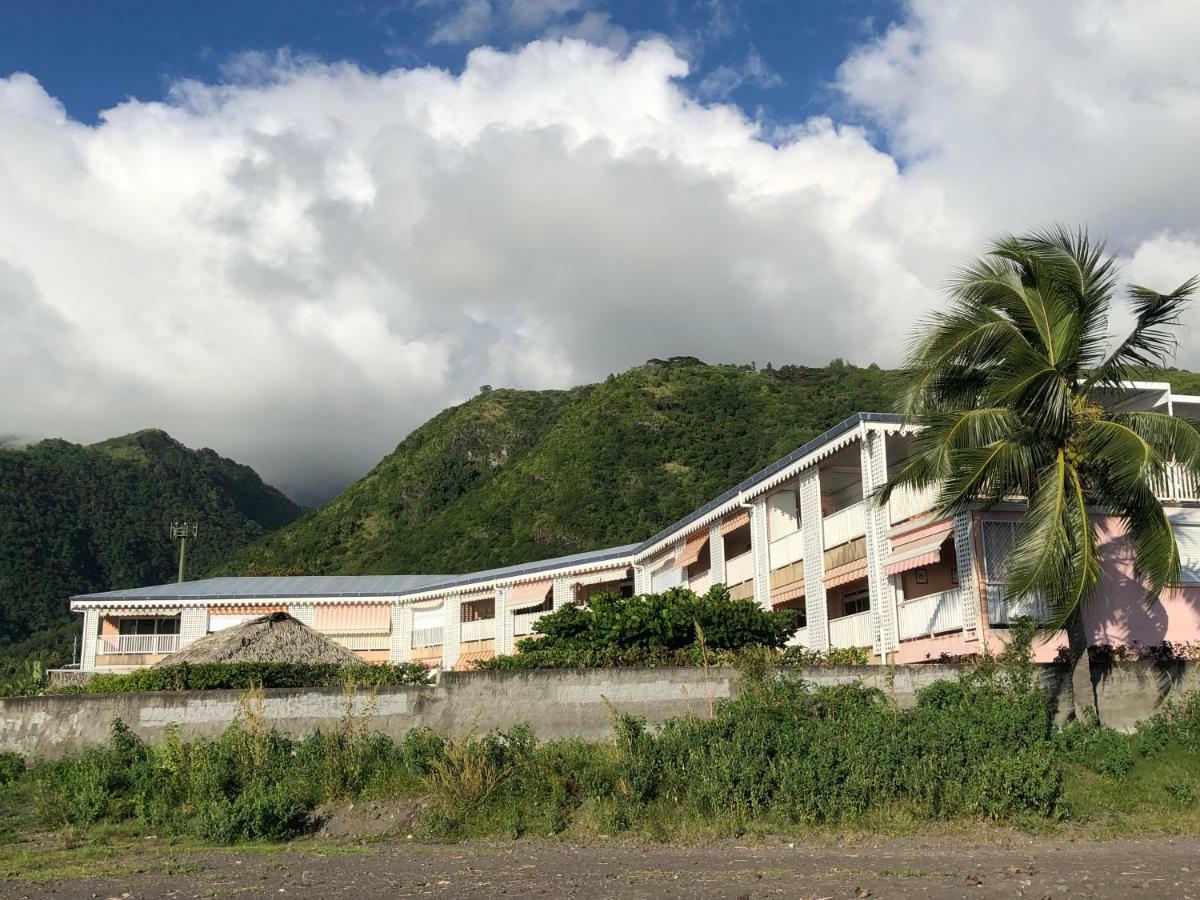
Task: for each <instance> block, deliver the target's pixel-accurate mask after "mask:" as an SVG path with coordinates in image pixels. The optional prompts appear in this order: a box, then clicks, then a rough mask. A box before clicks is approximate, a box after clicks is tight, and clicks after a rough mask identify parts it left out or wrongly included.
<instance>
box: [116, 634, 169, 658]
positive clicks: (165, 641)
mask: <svg viewBox="0 0 1200 900" xmlns="http://www.w3.org/2000/svg"><path fill="white" fill-rule="evenodd" d="M178 649H179V635H177V634H102V635H100V652H101V653H104V654H110V653H111V654H116V653H128V654H135V653H136V654H150V655H161V654H166V653H174V652H175V651H176V650H178Z"/></svg>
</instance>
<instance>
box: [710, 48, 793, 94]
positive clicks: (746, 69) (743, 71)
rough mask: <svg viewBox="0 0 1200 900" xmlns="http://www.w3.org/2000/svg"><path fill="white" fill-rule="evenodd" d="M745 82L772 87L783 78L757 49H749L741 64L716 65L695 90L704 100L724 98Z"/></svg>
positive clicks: (778, 83)
mask: <svg viewBox="0 0 1200 900" xmlns="http://www.w3.org/2000/svg"><path fill="white" fill-rule="evenodd" d="M746 84H749V85H753V86H755V87H760V88H773V87H779V86H780V85H781V84H783V79H782V78H780V77H779V75H778V73H776V72H774V71H772V70H771V68H770V66H768V65H767V64H766V62H765V61H764V60H763V58H762V57H761V56H759V54H758V51H757V50H754V49H751V50H750V52H749V53H748V54H747V55H746V59H745V61H744V62H743V63H742V64H741V65H739V66H717V68H715V69H713V70H712V71H711V72H709V73H708V74H707V75H705V76H704V78H702V79H701V80H700V84H699V86H698V88H697V91H698V93H699V94H700V96H701V97H703V98H705V99H706V100H724V99H725V98H727V97H728V96H729V95H730V94H732V93H733V92H734V91H736V90H737V89H738V88H740V87H741V86H742V85H746Z"/></svg>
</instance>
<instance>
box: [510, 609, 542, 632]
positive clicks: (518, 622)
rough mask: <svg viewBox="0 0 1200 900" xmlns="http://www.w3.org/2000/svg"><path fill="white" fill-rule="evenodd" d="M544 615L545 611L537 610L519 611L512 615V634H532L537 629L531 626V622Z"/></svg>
mask: <svg viewBox="0 0 1200 900" xmlns="http://www.w3.org/2000/svg"><path fill="white" fill-rule="evenodd" d="M544 615H546V613H545V611H543V610H539V611H538V612H531V613H520V614H518V615H515V616H513V634H514V635H518V636H520V635H523V634H534V633H535V632H536V631H537V629H536V628H534V627H533V623H534V622H536V621H537V620H538V619H540V618H541V617H542V616H544Z"/></svg>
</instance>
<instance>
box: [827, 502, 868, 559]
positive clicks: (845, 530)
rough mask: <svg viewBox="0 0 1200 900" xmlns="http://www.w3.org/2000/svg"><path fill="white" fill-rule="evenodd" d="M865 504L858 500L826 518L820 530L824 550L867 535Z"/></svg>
mask: <svg viewBox="0 0 1200 900" xmlns="http://www.w3.org/2000/svg"><path fill="white" fill-rule="evenodd" d="M866 509H867V504H866V502H865V501H863V500H860V501H858V503H855V504H854V505H853V506H847V507H846V508H845V509H839V510H838V511H837V512H835V513H831V514H830V515H828V516H826V517H825V519H824V520H823V521H822V523H821V530H822V531H823V532H824V534H825V549H826V550H828V549H829V548H830V547H836V546H837V545H838V544H844V543H846V541H852V540H854V539H855V538H856V537H862V536H863V535H864V534H866V533H867V517H866Z"/></svg>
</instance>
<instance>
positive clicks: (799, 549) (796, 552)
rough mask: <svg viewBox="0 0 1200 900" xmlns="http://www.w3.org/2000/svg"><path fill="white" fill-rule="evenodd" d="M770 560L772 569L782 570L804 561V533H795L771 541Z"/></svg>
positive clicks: (800, 531) (799, 531)
mask: <svg viewBox="0 0 1200 900" xmlns="http://www.w3.org/2000/svg"><path fill="white" fill-rule="evenodd" d="M770 559H771V568H772V569H781V568H783V567H784V566H788V565H791V564H792V563H794V562H799V561H800V560H802V559H804V532H803V531H802V530H797V531H793V532H792V533H791V534H785V535H784V536H783V537H781V538H776V539H775V540H773V541H771V556H770Z"/></svg>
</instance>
